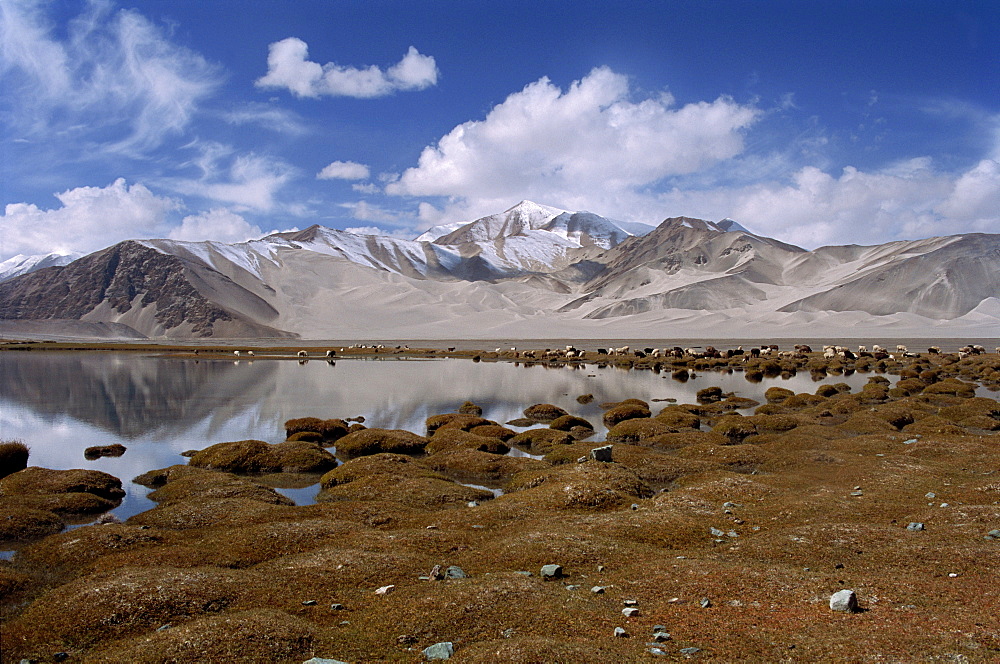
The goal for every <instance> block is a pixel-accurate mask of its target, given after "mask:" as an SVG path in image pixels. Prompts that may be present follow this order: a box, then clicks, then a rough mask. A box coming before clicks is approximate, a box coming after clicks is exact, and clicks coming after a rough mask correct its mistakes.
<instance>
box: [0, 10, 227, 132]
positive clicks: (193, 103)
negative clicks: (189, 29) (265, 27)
mask: <svg viewBox="0 0 1000 664" xmlns="http://www.w3.org/2000/svg"><path fill="white" fill-rule="evenodd" d="M42 8H43V5H41V4H36V3H32V2H16V1H14V0H2V2H0V10H2V12H0V13H2V15H3V20H2V21H0V48H2V54H3V58H2V64H0V67H2V69H0V73H2V74H3V79H4V84H5V85H6V86H7V87H8V90H9V91H10V92H11V94H9V95H8V98H10V99H12V100H14V109H13V113H12V114H11V115H9V116H8V120H9V121H11V122H13V123H14V124H15V125H17V126H18V128H19V130H20V131H22V132H26V133H28V134H29V135H31V134H38V135H45V136H51V135H54V134H57V133H58V134H60V135H61V136H62V138H63V140H65V139H66V137H67V136H74V137H77V138H80V139H82V140H88V141H91V142H96V143H99V144H101V145H103V146H105V147H106V148H107V149H111V150H117V151H122V152H143V151H145V150H148V149H150V148H154V147H156V146H158V145H159V144H160V143H161V142H162V141H163V139H164V138H165V137H166V136H168V135H170V134H175V133H177V132H180V131H182V130H183V129H184V128H185V127H186V126H187V125H188V124H189V123H190V121H191V119H192V117H193V115H194V114H195V113H196V112H197V110H198V105H199V103H200V102H201V101H202V100H203V99H204V98H205V97H206V96H208V95H209V94H211V93H212V92H213V91H214V90H215V89H216V88H217V86H218V84H219V82H220V80H221V77H220V75H219V72H218V70H217V68H216V67H214V66H213V65H211V64H210V63H208V62H207V61H206V60H205V59H204V58H202V57H201V56H200V55H198V54H197V53H194V52H192V51H190V50H188V49H186V48H183V47H181V46H178V45H176V44H173V43H171V42H170V41H169V40H168V39H167V38H166V36H165V35H164V32H163V30H161V29H160V28H158V27H157V26H155V25H154V24H152V23H151V22H150V21H148V20H147V19H146V18H144V17H143V16H142V15H141V14H139V13H138V12H135V11H131V10H123V11H116V12H115V11H112V10H111V8H110V5H109V4H107V3H102V2H94V3H91V4H90V5H89V9H88V11H87V12H86V13H84V14H83V15H81V16H79V17H76V19H75V20H72V21H70V22H69V23H68V24H67V30H66V33H65V35H62V34H57V33H56V30H54V29H53V27H52V25H50V23H49V22H48V21H47V20H46V17H45V16H44V14H43V12H42Z"/></svg>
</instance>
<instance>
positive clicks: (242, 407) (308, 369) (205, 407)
mask: <svg viewBox="0 0 1000 664" xmlns="http://www.w3.org/2000/svg"><path fill="white" fill-rule="evenodd" d="M0 375H2V377H3V380H2V381H0V440H10V439H20V440H23V441H24V442H25V443H27V444H28V445H29V446H30V447H31V450H32V452H31V459H30V463H31V464H32V465H38V466H44V467H48V468H94V469H97V470H103V471H106V472H109V473H111V474H113V475H115V476H116V477H119V478H121V479H122V481H123V483H124V484H125V487H126V490H127V491H129V494H130V496H129V497H128V498H127V499H126V502H125V503H124V504H123V506H122V507H120V508H119V509H117V510H115V512H116V514H118V515H119V516H121V517H123V518H124V517H127V516H129V515H130V514H133V513H135V512H137V511H141V510H142V509H148V508H149V507H151V506H152V504H151V503H150V502H149V501H148V500H147V499H145V498H144V496H145V494H146V491H145V490H144V489H142V487H139V486H137V485H135V484H132V483H131V482H130V480H131V479H132V478H133V477H135V476H137V475H139V474H141V473H143V472H145V471H147V470H151V469H153V468H162V467H165V466H169V465H171V464H175V463H186V461H187V460H186V459H185V458H184V457H182V456H181V455H180V453H181V452H183V451H185V450H190V449H202V448H205V447H207V446H209V445H212V444H214V443H219V442H224V441H231V440H244V439H248V438H256V439H259V440H265V441H268V442H272V443H276V442H280V441H281V440H284V437H285V436H284V427H283V424H284V422H285V421H286V420H288V419H291V418H295V417H306V416H315V417H320V418H333V417H340V418H347V417H358V416H363V417H364V418H365V425H366V426H369V427H383V428H389V429H407V430H409V431H413V432H415V433H420V434H423V433H424V431H425V425H424V421H425V419H426V418H427V417H429V416H430V415H436V414H439V413H446V412H454V411H455V410H456V409H457V408H458V407H459V406H460V405H461V404H462V403H463V402H465V401H466V400H469V401H473V402H475V403H476V404H478V405H480V406H481V407H482V408H483V416H484V417H486V418H489V419H492V420H496V421H498V422H500V423H504V422H507V421H509V420H512V419H514V418H517V417H520V416H521V415H522V411H523V410H524V408H525V407H527V406H530V405H532V404H535V403H552V404H555V405H557V406H560V407H562V408H564V409H566V410H567V411H568V412H570V413H572V414H574V415H579V416H581V417H584V418H587V419H588V420H590V421H591V422H592V423H593V424H594V425H595V427H596V428H597V434H596V435H595V436H594V438H592V439H591V440H595V441H600V440H603V437H604V434H605V433H606V431H605V429H604V428H603V427H602V426H601V415H602V413H603V411H602V409H601V407H600V404H601V403H602V402H609V401H620V400H622V399H626V398H632V397H634V398H639V399H644V400H647V401H650V402H651V403H650V405H651V406H652V409H653V412H654V413H656V412H658V410H659V409H660V407H662V406H665V405H667V404H666V403H653V401H654V400H669V399H676V400H677V401H679V402H682V403H684V402H687V403H694V402H695V392H696V391H697V390H699V389H702V388H705V387H710V386H719V387H721V388H722V389H723V391H725V392H735V393H736V394H737V395H739V396H745V397H750V398H752V399H756V400H758V401H760V402H762V403H763V402H764V398H763V394H764V391H765V390H766V389H767V388H768V387H770V386H772V385H781V386H783V387H787V388H789V389H791V390H794V391H795V392H810V393H812V392H815V390H816V388H817V387H818V385H819V383H816V382H814V381H813V380H812V379H811V378H810V376H809V375H808V373H800V374H799V375H797V376H794V377H792V378H790V379H787V380H782V379H775V380H768V381H764V382H762V383H759V384H754V383H750V382H748V381H746V380H745V379H744V377H743V374H742V373H734V374H723V373H699V375H698V378H697V379H696V380H691V381H689V382H687V383H680V382H677V381H674V380H671V378H670V375H669V373H662V374H656V373H653V372H652V371H629V370H624V369H620V368H615V367H598V366H596V365H586V366H582V367H576V368H574V367H551V368H550V367H546V366H541V365H536V366H523V365H516V364H513V363H508V362H497V363H491V362H481V363H474V362H472V361H470V360H462V359H434V360H407V359H400V358H392V359H389V358H386V359H381V360H379V359H376V360H360V359H357V360H355V359H347V360H345V359H339V360H337V361H336V362H335V363H328V362H326V361H323V360H316V359H313V360H310V361H309V362H306V363H304V364H300V363H298V362H295V361H277V360H264V359H257V360H256V361H249V360H245V359H244V360H232V359H200V360H195V359H193V358H190V357H189V358H185V359H181V358H170V357H166V356H164V357H157V356H143V355H139V354H132V353H112V352H109V353H86V352H82V353H57V352H5V353H2V354H0ZM867 380H868V375H865V374H855V375H853V376H829V377H828V378H827V379H826V380H824V381H823V382H824V383H841V382H844V383H848V384H849V385H851V386H852V389H858V388H859V387H860V386H861V385H863V384H865V383H866V382H867ZM582 394H593V395H594V400H593V402H592V403H589V404H580V403H578V402H577V400H576V398H577V397H578V396H579V395H582ZM111 443H121V444H123V445H125V446H126V447H127V448H128V452H127V453H126V454H125V455H124V456H122V457H119V458H104V459H96V460H93V461H88V460H86V459H84V456H83V450H84V449H85V448H87V447H89V446H92V445H108V444H111ZM296 498H299V496H296Z"/></svg>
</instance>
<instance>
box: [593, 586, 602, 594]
mask: <svg viewBox="0 0 1000 664" xmlns="http://www.w3.org/2000/svg"><path fill="white" fill-rule="evenodd" d="M604 590H605V588H604V586H594V587H593V588H591V589H590V592H592V593H594V594H595V595H603V594H604Z"/></svg>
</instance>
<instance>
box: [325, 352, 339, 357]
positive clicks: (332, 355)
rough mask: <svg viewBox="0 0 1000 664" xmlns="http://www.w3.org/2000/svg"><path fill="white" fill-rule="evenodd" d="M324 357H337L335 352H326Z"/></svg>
mask: <svg viewBox="0 0 1000 664" xmlns="http://www.w3.org/2000/svg"><path fill="white" fill-rule="evenodd" d="M326 356H327V357H336V356H337V351H335V350H328V351H326Z"/></svg>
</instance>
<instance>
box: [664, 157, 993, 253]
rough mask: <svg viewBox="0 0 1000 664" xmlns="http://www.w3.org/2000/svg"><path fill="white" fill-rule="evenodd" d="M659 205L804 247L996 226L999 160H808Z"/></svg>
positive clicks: (678, 193)
mask: <svg viewBox="0 0 1000 664" xmlns="http://www.w3.org/2000/svg"><path fill="white" fill-rule="evenodd" d="M658 198H659V204H660V206H661V207H662V208H663V209H665V210H670V211H671V212H670V214H671V215H673V214H679V213H681V211H683V213H684V214H688V215H691V216H700V217H702V218H707V219H721V218H723V217H732V218H733V219H736V220H737V221H739V222H740V223H741V224H743V225H744V226H746V227H747V228H749V229H751V230H752V231H754V232H755V233H758V234H761V235H766V236H770V237H774V238H777V239H780V240H783V241H786V242H791V243H793V244H798V245H801V246H804V247H807V248H815V247H818V246H821V245H831V244H835V245H840V244H881V243H883V242H889V241H893V240H903V239H915V238H922V237H931V236H938V235H953V234H958V233H968V232H997V230H998V228H1000V165H998V164H997V162H995V161H992V160H982V161H980V162H979V163H978V164H976V165H975V166H973V167H972V168H970V169H968V170H966V171H964V172H962V173H958V174H952V173H945V172H941V171H938V170H936V169H935V168H934V167H933V164H932V162H931V160H930V159H928V158H917V159H911V160H907V161H905V162H901V163H898V164H892V165H889V166H887V167H886V168H884V169H881V170H879V171H876V172H865V171H861V170H858V169H857V168H854V167H850V166H848V167H846V168H844V169H843V170H842V172H841V173H840V174H839V175H836V176H834V175H830V174H829V173H826V172H824V171H822V170H820V169H818V168H816V167H813V166H807V167H803V168H800V169H799V170H797V171H795V172H794V173H792V175H791V176H790V178H789V180H788V182H783V183H782V182H761V183H755V184H752V185H747V186H744V187H739V188H722V187H719V188H713V189H704V190H700V191H695V190H687V191H682V190H674V191H670V192H666V193H664V194H661V195H660V196H659V197H658Z"/></svg>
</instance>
